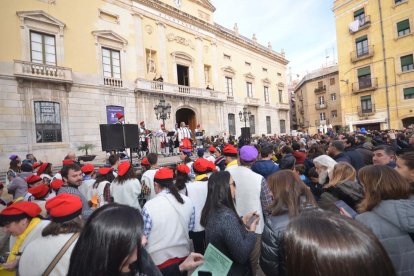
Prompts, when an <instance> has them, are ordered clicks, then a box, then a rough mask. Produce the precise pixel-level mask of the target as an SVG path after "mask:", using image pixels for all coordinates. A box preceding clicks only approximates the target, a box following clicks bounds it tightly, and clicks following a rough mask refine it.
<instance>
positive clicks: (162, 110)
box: [154, 98, 171, 126]
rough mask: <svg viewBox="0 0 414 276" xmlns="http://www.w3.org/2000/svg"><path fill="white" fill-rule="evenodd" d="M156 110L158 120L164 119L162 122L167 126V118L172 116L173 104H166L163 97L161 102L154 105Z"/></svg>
mask: <svg viewBox="0 0 414 276" xmlns="http://www.w3.org/2000/svg"><path fill="white" fill-rule="evenodd" d="M154 112H155V116H156V117H157V120H162V124H163V125H164V126H165V120H166V119H169V118H170V114H171V105H170V104H167V105H165V100H164V99H163V98H161V100H160V103H159V104H157V105H155V106H154Z"/></svg>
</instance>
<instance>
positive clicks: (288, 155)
mask: <svg viewBox="0 0 414 276" xmlns="http://www.w3.org/2000/svg"><path fill="white" fill-rule="evenodd" d="M292 153H293V149H292V148H291V147H288V146H284V147H283V148H282V149H281V150H280V155H281V156H282V159H281V160H280V164H279V168H280V169H281V170H291V169H293V166H295V162H296V159H295V157H294V156H293V154H292Z"/></svg>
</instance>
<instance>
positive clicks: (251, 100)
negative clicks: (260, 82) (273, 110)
mask: <svg viewBox="0 0 414 276" xmlns="http://www.w3.org/2000/svg"><path fill="white" fill-rule="evenodd" d="M244 99H245V102H246V104H247V105H252V106H259V105H260V100H259V99H257V98H251V97H246V98H244Z"/></svg>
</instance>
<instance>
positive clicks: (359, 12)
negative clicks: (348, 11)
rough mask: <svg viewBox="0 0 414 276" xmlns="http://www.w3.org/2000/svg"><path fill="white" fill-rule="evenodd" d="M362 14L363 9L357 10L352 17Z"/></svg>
mask: <svg viewBox="0 0 414 276" xmlns="http://www.w3.org/2000/svg"><path fill="white" fill-rule="evenodd" d="M363 13H365V11H364V9H360V10H357V11H356V12H354V17H357V16H358V15H361V14H363Z"/></svg>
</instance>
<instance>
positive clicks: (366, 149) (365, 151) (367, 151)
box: [356, 142, 374, 166]
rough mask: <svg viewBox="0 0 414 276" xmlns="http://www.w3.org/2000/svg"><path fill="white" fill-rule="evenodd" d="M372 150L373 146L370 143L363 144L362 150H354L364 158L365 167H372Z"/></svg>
mask: <svg viewBox="0 0 414 276" xmlns="http://www.w3.org/2000/svg"><path fill="white" fill-rule="evenodd" d="M373 148H374V146H373V145H372V144H371V143H370V142H365V143H364V146H363V147H362V148H357V149H356V151H357V152H359V153H361V154H362V155H363V156H364V162H365V165H366V166H369V165H372V157H374V154H373V153H372V149H373Z"/></svg>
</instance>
